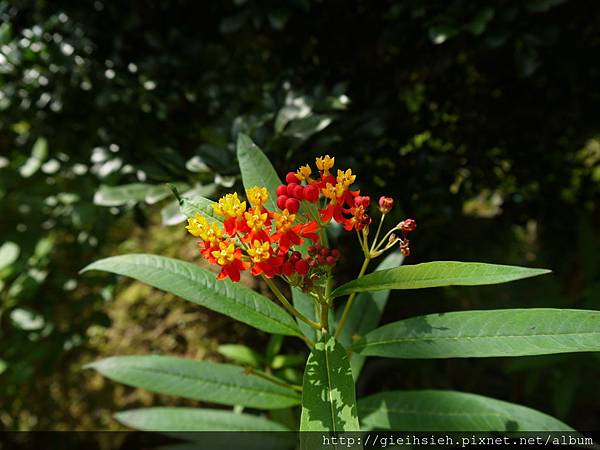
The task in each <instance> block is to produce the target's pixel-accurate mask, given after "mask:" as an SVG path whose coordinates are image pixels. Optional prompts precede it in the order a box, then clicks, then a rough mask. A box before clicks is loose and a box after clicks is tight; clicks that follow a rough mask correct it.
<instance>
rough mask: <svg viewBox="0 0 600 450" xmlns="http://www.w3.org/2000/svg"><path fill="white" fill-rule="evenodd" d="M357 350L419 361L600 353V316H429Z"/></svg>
mask: <svg viewBox="0 0 600 450" xmlns="http://www.w3.org/2000/svg"><path fill="white" fill-rule="evenodd" d="M352 350H353V351H356V352H358V353H360V354H361V355H372V356H384V357H388V358H418V359H421V358H474V357H490V356H524V355H544V354H550V353H569V352H592V351H600V312H599V311H586V310H577V309H545V308H532V309H499V310H491V311H460V312H451V313H440V314H430V315H427V316H420V317H414V318H412V319H406V320H401V321H399V322H394V323H390V324H388V325H384V326H383V327H381V328H378V329H376V330H373V331H371V332H370V333H368V334H367V335H366V336H365V337H364V338H363V339H361V340H360V341H358V342H357V343H355V344H354V345H353V346H352Z"/></svg>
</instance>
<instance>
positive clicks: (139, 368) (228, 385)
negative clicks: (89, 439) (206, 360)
mask: <svg viewBox="0 0 600 450" xmlns="http://www.w3.org/2000/svg"><path fill="white" fill-rule="evenodd" d="M117 369H118V370H134V371H136V370H137V371H139V372H143V373H156V374H159V375H166V376H171V377H175V378H181V379H184V380H192V381H196V382H198V383H204V384H209V385H215V386H222V387H226V388H230V389H241V390H245V391H250V392H251V393H256V392H258V393H260V394H267V395H272V396H279V397H283V398H289V399H292V400H299V398H298V396H295V395H286V394H285V393H283V392H272V391H265V390H262V389H259V388H254V387H251V386H240V385H237V384H234V383H224V382H219V381H214V380H210V379H206V378H198V377H195V376H192V375H187V374H183V373H180V372H172V371H170V370H165V369H156V368H152V369H149V368H147V367H144V366H135V365H128V366H127V367H125V368H117ZM144 389H147V388H144ZM290 394H291V392H290Z"/></svg>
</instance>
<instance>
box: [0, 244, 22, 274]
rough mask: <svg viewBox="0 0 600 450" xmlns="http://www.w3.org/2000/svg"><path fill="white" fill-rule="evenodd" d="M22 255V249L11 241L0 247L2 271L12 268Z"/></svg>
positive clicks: (0, 266)
mask: <svg viewBox="0 0 600 450" xmlns="http://www.w3.org/2000/svg"><path fill="white" fill-rule="evenodd" d="M20 254H21V248H20V247H19V246H18V245H17V244H15V243H14V242H11V241H6V242H5V243H3V244H2V246H0V270H2V269H4V268H6V267H8V266H10V265H11V264H13V263H14V262H15V261H16V260H17V259H19V255H20Z"/></svg>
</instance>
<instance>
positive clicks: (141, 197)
mask: <svg viewBox="0 0 600 450" xmlns="http://www.w3.org/2000/svg"><path fill="white" fill-rule="evenodd" d="M176 186H177V188H178V189H186V188H187V187H188V186H187V185H186V184H182V183H177V184H176ZM169 195H170V191H169V188H168V187H167V186H166V185H154V184H147V183H130V184H123V185H121V186H106V185H102V186H100V188H99V189H98V190H97V191H96V193H95V194H94V204H96V205H100V206H122V205H127V204H129V203H138V202H146V203H148V204H149V205H153V204H154V203H157V202H159V201H161V200H163V199H165V198H167V197H168V196H169Z"/></svg>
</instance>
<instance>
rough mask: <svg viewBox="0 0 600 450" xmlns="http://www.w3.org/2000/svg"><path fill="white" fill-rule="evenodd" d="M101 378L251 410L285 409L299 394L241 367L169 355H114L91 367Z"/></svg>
mask: <svg viewBox="0 0 600 450" xmlns="http://www.w3.org/2000/svg"><path fill="white" fill-rule="evenodd" d="M86 368H93V369H95V370H97V371H98V372H100V373H101V374H102V375H104V376H106V377H108V378H110V379H112V380H115V381H118V382H119V383H124V384H127V385H129V386H135V387H139V388H143V389H147V390H149V391H152V392H158V393H160V394H167V395H175V396H178V397H184V398H190V399H193V400H203V401H207V402H215V403H222V404H225V405H242V406H248V407H252V408H262V409H274V408H285V407H288V406H293V405H297V404H298V403H300V396H299V394H298V393H297V392H296V391H294V390H293V389H291V388H287V387H285V386H280V385H278V384H275V383H272V382H270V381H268V380H265V379H264V378H261V377H258V376H256V375H252V374H247V373H246V372H245V371H244V369H243V368H242V367H239V366H234V365H231V364H217V363H211V362H207V361H194V360H191V359H185V358H175V357H170V356H114V357H111V358H106V359H102V360H100V361H97V362H94V363H92V364H88V365H87V366H86Z"/></svg>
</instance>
